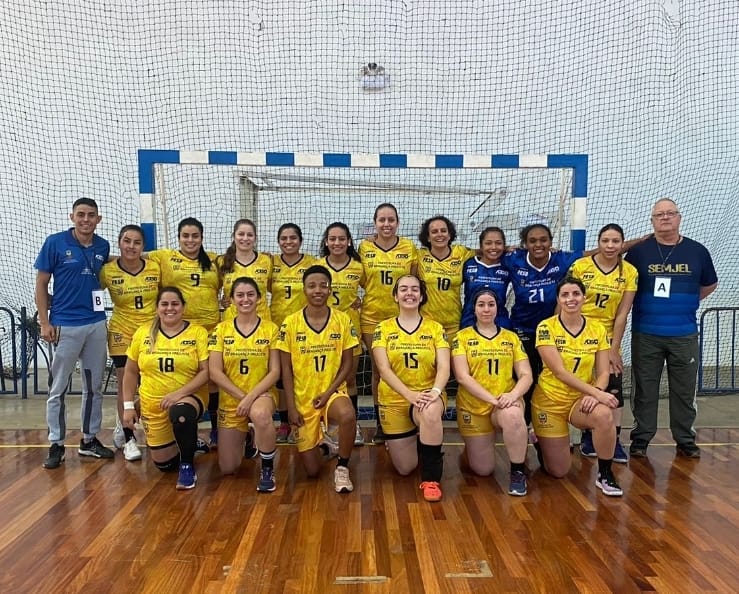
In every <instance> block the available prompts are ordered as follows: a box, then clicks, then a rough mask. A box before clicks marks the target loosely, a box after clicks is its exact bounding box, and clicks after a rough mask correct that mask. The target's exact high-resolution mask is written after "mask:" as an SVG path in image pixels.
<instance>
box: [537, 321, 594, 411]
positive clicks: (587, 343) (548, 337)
mask: <svg viewBox="0 0 739 594" xmlns="http://www.w3.org/2000/svg"><path fill="white" fill-rule="evenodd" d="M536 346H537V347H540V346H554V347H556V348H557V351H559V355H560V357H562V362H563V363H564V366H565V369H567V370H569V371H571V372H572V373H574V374H575V375H576V376H577V377H579V378H580V379H581V380H582V381H584V382H585V383H587V384H592V383H593V379H594V378H595V354H596V353H597V352H599V351H607V350H608V349H609V341H608V337H607V335H606V329H605V327H604V326H603V324H601V323H600V322H596V321H594V320H589V319H588V318H585V326H584V327H583V329H582V330H581V331H580V333H579V334H578V335H577V336H573V335H572V334H570V333H569V331H568V330H567V329H566V328H565V327H564V326H563V325H562V322H560V321H559V316H552V317H551V318H547V319H546V320H544V321H543V322H541V323H539V325H538V326H537V328H536ZM580 396H582V394H581V393H580V392H578V391H577V390H575V389H573V388H571V387H570V386H568V385H567V384H565V383H564V382H562V381H560V380H558V379H557V378H556V377H555V376H554V374H553V373H552V371H551V370H550V369H549V368H548V367H547V366H546V365H545V366H544V369H543V370H542V372H541V374H540V375H539V381H538V382H537V384H536V387H535V388H534V395H533V402H534V403H535V404H536V405H537V406H538V407H539V408H542V409H546V410H548V411H550V412H559V413H566V412H568V411H569V410H570V407H571V406H572V404H573V403H574V402H575V401H576V400H577V399H578V398H580Z"/></svg>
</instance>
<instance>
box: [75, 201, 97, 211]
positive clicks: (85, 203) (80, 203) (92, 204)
mask: <svg viewBox="0 0 739 594" xmlns="http://www.w3.org/2000/svg"><path fill="white" fill-rule="evenodd" d="M78 206H90V207H92V208H94V209H95V210H99V209H98V203H97V202H95V201H94V200H93V199H92V198H77V200H75V201H74V203H73V204H72V210H74V209H75V208H77V207H78Z"/></svg>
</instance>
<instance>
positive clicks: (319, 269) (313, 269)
mask: <svg viewBox="0 0 739 594" xmlns="http://www.w3.org/2000/svg"><path fill="white" fill-rule="evenodd" d="M311 274H322V275H323V276H325V277H326V278H327V279H328V284H329V285H330V284H331V273H330V272H329V271H328V268H326V267H325V266H321V265H320V264H313V266H309V267H308V269H307V270H306V271H305V272H304V273H303V284H305V279H307V278H308V277H309V276H310V275H311Z"/></svg>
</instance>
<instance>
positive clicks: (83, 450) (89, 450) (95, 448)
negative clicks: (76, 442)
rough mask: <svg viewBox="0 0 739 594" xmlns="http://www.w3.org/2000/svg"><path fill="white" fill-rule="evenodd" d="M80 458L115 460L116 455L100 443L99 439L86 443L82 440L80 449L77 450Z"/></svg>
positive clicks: (94, 438)
mask: <svg viewBox="0 0 739 594" xmlns="http://www.w3.org/2000/svg"><path fill="white" fill-rule="evenodd" d="M77 453H78V454H79V455H80V456H92V457H93V458H106V459H107V458H113V457H114V456H115V454H114V453H113V450H109V449H108V448H106V447H105V446H104V445H103V444H102V443H100V442H99V441H98V438H97V437H93V438H92V439H91V440H90V441H88V442H87V443H85V440H84V439H80V447H79V449H78V450H77Z"/></svg>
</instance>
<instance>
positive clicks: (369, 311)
mask: <svg viewBox="0 0 739 594" xmlns="http://www.w3.org/2000/svg"><path fill="white" fill-rule="evenodd" d="M357 251H358V252H359V257H360V258H361V259H362V266H363V267H364V276H365V284H364V300H363V301H362V313H361V319H362V326H365V325H370V324H373V325H375V324H379V323H380V322H381V321H382V320H386V319H387V318H391V317H393V316H396V315H398V304H397V303H395V300H394V299H393V294H392V292H393V287H394V286H395V283H396V281H397V280H398V279H399V278H400V277H401V276H404V275H406V274H410V271H411V267H412V266H413V265H414V264H415V263H416V246H415V245H413V242H412V241H411V240H410V239H406V238H405V237H399V238H398V241H397V243H396V244H395V245H394V246H393V247H392V248H390V249H389V250H387V251H385V250H383V249H382V248H380V247H378V246H377V244H375V242H374V241H372V240H370V239H364V240H362V242H361V243H360V244H359V249H358V250H357Z"/></svg>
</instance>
